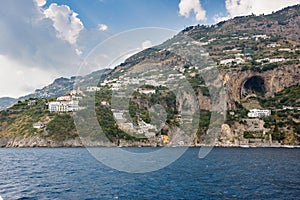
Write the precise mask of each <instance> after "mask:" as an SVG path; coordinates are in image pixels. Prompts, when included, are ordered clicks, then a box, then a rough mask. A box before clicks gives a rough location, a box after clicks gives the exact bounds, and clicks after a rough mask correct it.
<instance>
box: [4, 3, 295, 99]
mask: <svg viewBox="0 0 300 200" xmlns="http://www.w3.org/2000/svg"><path fill="white" fill-rule="evenodd" d="M270 1H271V0H0V2H1V3H2V4H1V7H0V32H1V37H0V85H1V86H2V87H0V97H4V96H11V97H19V96H22V95H26V94H28V93H31V92H33V91H34V90H35V89H37V88H42V87H44V86H46V85H48V84H49V83H51V82H53V80H54V79H55V78H58V77H70V76H74V75H77V72H78V70H79V68H80V66H82V65H85V64H86V56H87V55H88V54H89V52H91V50H92V49H93V48H94V47H96V46H97V45H98V47H99V48H100V49H98V51H99V52H101V54H100V53H99V55H97V56H96V57H93V59H92V60H93V62H91V64H90V66H89V67H87V68H86V70H85V71H84V73H89V72H92V71H95V70H99V69H102V68H104V67H108V66H111V65H112V64H111V63H112V62H113V61H114V62H113V63H116V64H117V63H118V62H121V61H122V60H117V61H115V58H122V59H125V58H126V57H128V56H129V55H131V54H132V53H133V52H137V51H140V50H143V49H144V48H147V47H151V46H152V45H155V44H158V43H161V42H163V41H165V40H166V39H168V38H170V37H172V36H173V35H174V34H176V33H178V32H179V31H180V30H182V29H184V28H185V27H187V26H191V25H196V24H214V23H217V22H219V21H221V20H226V19H229V18H233V17H235V16H241V15H249V14H252V13H254V14H262V13H265V14H269V13H271V12H272V11H277V10H279V9H282V8H284V7H287V6H291V5H295V4H299V0H275V1H272V3H270ZM145 27H159V28H163V29H159V28H157V29H153V28H152V29H149V28H148V29H147V28H146V29H141V28H145ZM137 28H138V30H136V31H130V30H133V29H137ZM170 29H171V30H172V31H171V30H170ZM122 32H123V33H124V32H125V33H124V34H122ZM121 38H122V40H120V39H121ZM116 41H119V42H118V43H116ZM102 43H104V44H102ZM99 44H100V45H99ZM101 44H102V45H101ZM107 47H109V48H107ZM101 48H102V49H101ZM129 52H130V53H129ZM111 67H113V66H111ZM84 73H83V74H84Z"/></svg>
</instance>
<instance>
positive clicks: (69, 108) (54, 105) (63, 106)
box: [48, 101, 79, 112]
mask: <svg viewBox="0 0 300 200" xmlns="http://www.w3.org/2000/svg"><path fill="white" fill-rule="evenodd" d="M48 109H49V111H50V112H73V111H78V110H79V105H78V101H52V102H49V105H48Z"/></svg>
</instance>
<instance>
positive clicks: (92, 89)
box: [86, 86, 101, 92]
mask: <svg viewBox="0 0 300 200" xmlns="http://www.w3.org/2000/svg"><path fill="white" fill-rule="evenodd" d="M100 89H101V88H100V87H92V86H89V87H86V91H87V92H97V91H100Z"/></svg>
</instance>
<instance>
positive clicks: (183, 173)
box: [0, 147, 300, 200]
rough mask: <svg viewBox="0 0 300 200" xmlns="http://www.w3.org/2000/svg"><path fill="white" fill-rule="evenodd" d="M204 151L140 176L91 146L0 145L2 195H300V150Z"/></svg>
mask: <svg viewBox="0 0 300 200" xmlns="http://www.w3.org/2000/svg"><path fill="white" fill-rule="evenodd" d="M128 150H132V151H134V152H136V153H139V152H140V153H143V152H145V151H155V150H156V149H155V148H129V149H128ZM198 153H199V148H196V147H194V148H189V149H188V150H187V151H186V152H185V153H184V154H183V155H182V156H181V157H180V158H179V159H177V160H176V161H174V162H173V163H171V164H170V165H168V166H166V167H164V168H162V169H159V170H157V171H152V172H147V173H137V174H136V173H127V172H121V171H118V170H116V169H112V168H110V167H107V166H105V165H104V164H102V163H101V162H100V161H98V160H97V159H95V158H94V157H93V156H92V155H91V154H90V153H89V151H88V150H87V149H85V148H22V149H14V148H12V149H0V161H1V164H0V196H1V197H2V199H3V200H7V199H8V200H13V199H22V200H25V199H27V200H31V199H51V200H53V199H62V200H68V199H72V200H77V199H78V200H81V199H83V200H96V199H99V200H102V199H104V200H105V199H126V200H127V199H130V200H131V199H133V200H135V199H138V200H139V199H141V200H143V199H145V200H146V199H166V200H169V199H170V200H173V199H175V200H176V199H191V200H196V199H280V200H282V199H300V149H299V148H294V149H288V148H220V147H219V148H213V150H212V151H211V152H210V153H209V154H208V155H207V156H206V157H205V158H202V159H199V157H198ZM132 164H133V165H134V163H132ZM0 199H1V198H0Z"/></svg>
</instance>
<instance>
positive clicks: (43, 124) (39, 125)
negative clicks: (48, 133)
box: [33, 122, 46, 129]
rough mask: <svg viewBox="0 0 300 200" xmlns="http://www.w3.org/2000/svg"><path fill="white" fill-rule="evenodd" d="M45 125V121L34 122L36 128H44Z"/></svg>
mask: <svg viewBox="0 0 300 200" xmlns="http://www.w3.org/2000/svg"><path fill="white" fill-rule="evenodd" d="M45 126H46V124H45V123H43V122H37V123H34V124H33V128H36V129H41V128H44V127H45Z"/></svg>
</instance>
